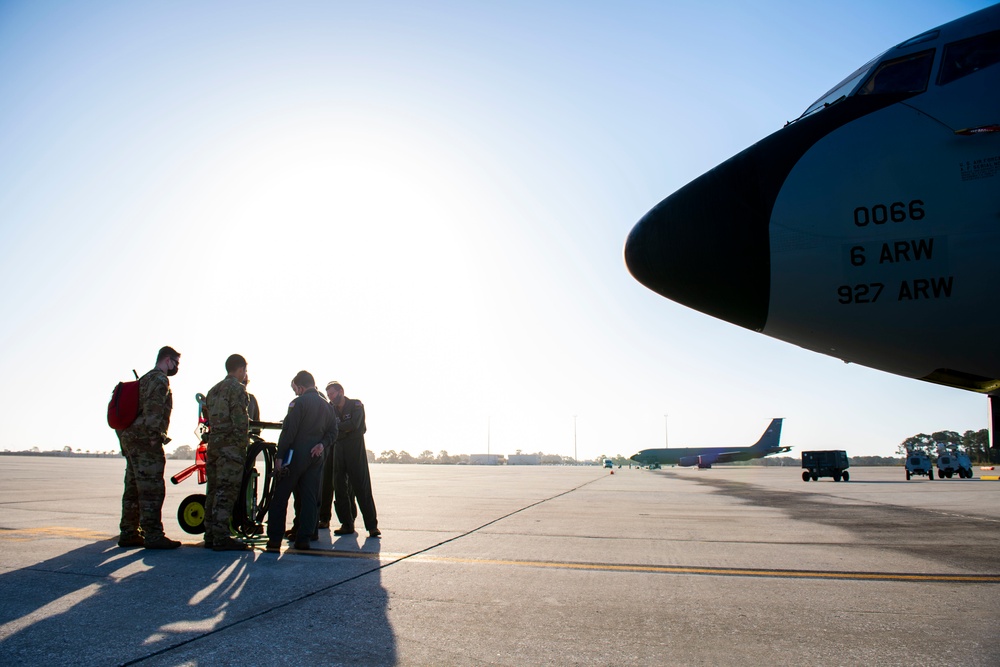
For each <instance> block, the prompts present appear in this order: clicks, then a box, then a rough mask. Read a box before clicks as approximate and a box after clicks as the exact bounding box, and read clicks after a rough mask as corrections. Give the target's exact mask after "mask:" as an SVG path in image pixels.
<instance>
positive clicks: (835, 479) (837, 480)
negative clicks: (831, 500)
mask: <svg viewBox="0 0 1000 667" xmlns="http://www.w3.org/2000/svg"><path fill="white" fill-rule="evenodd" d="M833 481H835V482H839V481H840V473H839V472H835V473H833Z"/></svg>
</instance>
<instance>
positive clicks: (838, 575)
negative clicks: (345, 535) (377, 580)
mask: <svg viewBox="0 0 1000 667" xmlns="http://www.w3.org/2000/svg"><path fill="white" fill-rule="evenodd" d="M410 560H414V561H427V562H439V563H469V564H480V565H513V566H522V567H540V568H557V569H567V570H595V571H604V572H639V573H661V574H698V575H714V576H728V577H773V578H779V579H789V578H790V579H840V580H843V579H847V580H858V581H864V580H874V581H919V582H968V583H982V584H1000V574H896V573H892V572H831V571H828V570H763V569H751V568H722V567H718V568H717V567H684V566H668V565H615V564H612V563H560V562H550V561H527V560H493V559H485V558H448V557H442V556H414V557H413V558H411V559H410Z"/></svg>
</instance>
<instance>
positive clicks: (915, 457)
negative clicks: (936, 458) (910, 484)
mask: <svg viewBox="0 0 1000 667" xmlns="http://www.w3.org/2000/svg"><path fill="white" fill-rule="evenodd" d="M914 475H926V477H927V479H928V480H929V481H933V480H934V464H933V463H931V459H930V457H929V456H927V455H926V454H924V453H923V452H920V451H907V452H906V479H907V480H909V479H910V478H911V477H913V476H914Z"/></svg>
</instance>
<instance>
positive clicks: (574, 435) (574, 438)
mask: <svg viewBox="0 0 1000 667" xmlns="http://www.w3.org/2000/svg"><path fill="white" fill-rule="evenodd" d="M578 463H579V461H577V460H576V415H573V465H577V464H578Z"/></svg>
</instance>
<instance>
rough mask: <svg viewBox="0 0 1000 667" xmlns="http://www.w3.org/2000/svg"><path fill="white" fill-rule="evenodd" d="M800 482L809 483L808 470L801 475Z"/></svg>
mask: <svg viewBox="0 0 1000 667" xmlns="http://www.w3.org/2000/svg"><path fill="white" fill-rule="evenodd" d="M802 481H803V482H808V481H809V471H808V470H806V471H805V472H804V473H802Z"/></svg>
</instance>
